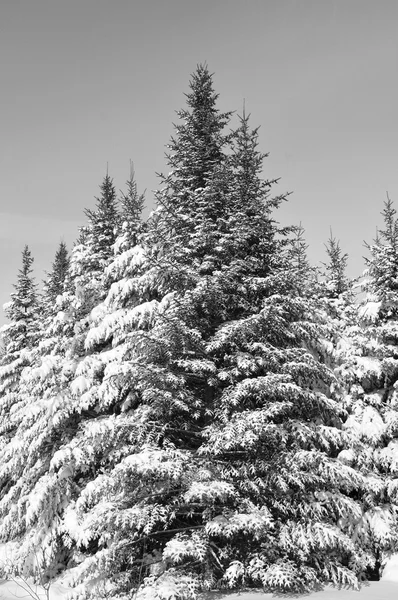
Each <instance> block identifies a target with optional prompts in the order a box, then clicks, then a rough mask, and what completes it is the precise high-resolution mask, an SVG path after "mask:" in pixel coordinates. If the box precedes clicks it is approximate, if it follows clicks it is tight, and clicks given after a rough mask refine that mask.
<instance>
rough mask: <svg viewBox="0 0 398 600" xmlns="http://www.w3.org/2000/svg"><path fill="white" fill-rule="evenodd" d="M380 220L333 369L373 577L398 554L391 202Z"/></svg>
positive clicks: (396, 303) (397, 255)
mask: <svg viewBox="0 0 398 600" xmlns="http://www.w3.org/2000/svg"><path fill="white" fill-rule="evenodd" d="M382 216H383V220H384V228H383V229H381V230H380V231H379V232H378V235H377V237H376V239H375V240H374V243H373V244H366V246H367V249H368V252H369V254H370V257H369V258H367V259H366V265H367V269H366V271H365V274H364V278H365V280H364V284H363V291H364V293H365V296H364V298H363V300H362V301H361V302H360V304H359V307H358V315H357V321H356V322H355V323H349V324H347V327H346V329H345V332H344V342H345V344H344V346H345V347H344V348H343V349H344V355H345V357H344V361H343V364H342V365H341V366H340V367H339V369H338V373H339V379H340V381H342V383H343V385H344V386H345V390H346V395H345V406H346V408H347V410H348V412H349V417H348V419H347V420H346V422H345V423H344V429H345V431H346V433H347V434H348V435H349V437H350V446H351V447H350V448H349V449H348V450H345V451H344V452H342V454H341V455H340V458H341V460H343V461H344V462H345V463H346V464H348V465H350V466H352V467H354V468H355V469H357V470H359V471H360V472H361V473H362V474H363V476H364V477H366V479H367V481H368V484H367V487H366V489H365V490H364V491H363V493H362V495H361V496H360V501H361V503H362V515H361V518H360V519H359V520H358V522H357V524H356V526H355V529H354V534H355V536H356V537H357V539H358V540H359V541H360V543H361V544H362V545H363V547H364V548H367V549H368V550H369V551H370V552H371V553H372V554H373V556H374V557H375V558H376V564H375V567H374V572H373V576H375V577H378V575H379V573H380V566H381V563H382V562H383V560H384V558H385V557H386V556H387V555H388V554H389V553H391V552H393V551H394V550H395V551H396V550H397V543H396V540H397V531H398V527H397V525H398V522H397V510H398V486H397V472H398V446H397V443H396V438H397V435H398V412H397V409H398V402H397V398H398V396H397V385H398V384H397V381H398V351H397V342H398V325H397V322H398V318H397V317H398V299H397V289H398V219H397V217H396V210H395V208H394V206H393V203H392V201H391V200H390V199H389V198H387V201H386V202H385V204H384V210H383V212H382Z"/></svg>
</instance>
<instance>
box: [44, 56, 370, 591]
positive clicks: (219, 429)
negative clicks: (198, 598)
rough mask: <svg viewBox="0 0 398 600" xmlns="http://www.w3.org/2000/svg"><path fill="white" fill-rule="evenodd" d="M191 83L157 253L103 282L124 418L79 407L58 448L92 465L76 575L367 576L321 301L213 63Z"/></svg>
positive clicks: (149, 578)
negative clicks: (309, 293)
mask: <svg viewBox="0 0 398 600" xmlns="http://www.w3.org/2000/svg"><path fill="white" fill-rule="evenodd" d="M190 85H191V92H190V94H188V106H189V109H188V110H187V111H182V112H180V113H179V115H180V116H181V117H182V121H183V122H182V124H180V125H177V126H176V136H175V138H174V139H173V141H172V144H171V148H172V154H171V155H170V156H169V158H168V161H169V165H170V167H171V169H172V170H171V173H170V174H169V175H168V176H167V177H164V178H163V179H162V183H163V188H162V189H161V190H160V191H159V193H158V194H157V200H158V209H157V211H156V212H155V214H154V215H153V217H152V219H151V224H150V229H149V232H148V234H147V237H146V240H147V245H146V247H145V248H144V253H143V254H140V255H139V256H140V260H138V259H137V262H135V263H134V265H135V268H136V269H137V270H136V271H135V274H134V273H133V272H132V271H131V272H130V273H131V275H129V277H127V278H125V280H124V281H123V283H122V284H121V285H119V282H115V283H114V284H113V286H112V288H111V290H110V292H109V294H108V298H109V299H110V298H112V299H113V301H116V302H117V304H118V305H119V306H124V308H125V309H126V312H118V313H117V314H115V317H114V318H113V316H112V315H110V316H109V318H107V319H105V320H104V322H103V323H102V324H99V325H98V327H97V328H96V329H92V330H90V332H89V333H88V335H87V337H86V348H88V349H90V348H93V347H95V344H99V345H100V344H103V343H104V342H107V343H110V342H112V345H113V349H112V352H111V354H110V356H112V357H115V356H117V357H118V358H117V360H116V361H115V362H114V364H109V366H108V367H107V368H106V370H105V374H104V378H103V381H102V383H101V386H100V388H97V391H96V394H98V396H97V398H100V401H99V404H102V403H103V402H106V401H107V402H108V406H109V410H110V411H113V414H114V415H115V416H114V425H113V426H112V427H111V426H110V419H108V420H107V421H106V420H104V421H92V425H93V427H90V423H85V424H83V427H82V428H81V430H80V432H79V435H78V436H76V438H74V439H73V440H71V442H70V443H69V444H67V445H66V446H64V447H63V448H61V449H60V452H59V454H57V455H56V456H55V457H54V460H53V464H52V469H53V471H54V473H56V472H61V473H64V472H65V469H70V468H71V469H72V471H73V475H70V477H71V478H72V477H75V478H76V477H77V473H78V472H79V473H81V472H82V469H83V465H84V474H81V475H80V477H81V478H82V479H83V480H86V481H87V485H86V487H85V488H83V489H82V491H81V493H80V496H79V498H78V499H77V500H76V503H70V504H69V507H68V508H67V510H66V512H65V518H64V527H65V532H67V535H68V536H69V537H70V539H71V540H73V543H74V544H75V545H76V546H77V547H78V548H79V549H80V550H81V551H82V553H83V555H84V556H85V559H84V561H83V562H82V564H81V565H80V566H79V567H76V569H75V574H76V577H77V578H80V579H82V580H87V578H89V577H91V578H92V579H93V580H96V581H97V582H98V581H99V580H100V579H101V578H102V579H103V580H104V588H103V594H104V595H105V594H112V595H113V596H114V597H115V596H117V595H120V594H123V593H127V592H128V590H129V589H131V588H137V587H139V586H140V584H141V583H142V579H143V577H144V576H145V579H144V585H143V587H142V589H141V591H140V594H141V595H142V597H144V598H145V597H148V598H149V597H151V598H152V597H159V598H162V597H173V596H174V597H178V596H179V595H180V596H183V595H184V594H185V597H186V596H187V595H189V593H190V591H191V592H192V590H193V589H194V588H195V586H196V585H200V586H202V587H206V586H207V587H210V586H214V585H234V584H235V583H239V582H242V581H243V582H246V583H249V584H252V585H257V586H261V585H263V586H265V587H267V588H269V589H274V590H285V591H286V590H292V589H306V588H309V587H311V586H314V585H317V584H318V583H322V582H326V581H334V582H335V583H351V584H355V582H356V574H357V573H359V572H361V571H362V570H364V569H365V567H366V565H367V563H368V561H370V560H371V558H369V557H367V556H366V554H365V553H363V552H362V551H361V548H360V546H359V545H358V544H357V543H356V541H355V539H351V537H350V533H351V532H350V526H351V524H352V520H353V519H355V518H357V517H358V515H360V514H361V508H360V505H359V504H358V503H357V502H356V500H355V499H354V498H353V497H351V495H353V494H355V493H357V490H358V489H359V488H360V487H361V485H363V478H362V476H361V475H360V474H357V473H356V471H355V470H354V469H352V468H350V467H349V466H347V465H345V464H344V463H342V462H341V461H339V460H337V458H336V457H337V454H338V452H339V451H340V450H341V449H342V448H343V447H344V436H343V434H342V432H341V416H342V414H341V409H340V407H339V406H338V404H337V403H336V402H335V401H334V400H333V398H331V397H330V392H329V387H330V384H331V383H332V382H333V380H334V377H333V374H332V372H331V371H330V370H329V369H328V368H327V367H326V366H325V365H323V364H321V363H320V362H319V361H318V360H317V358H316V356H314V354H315V352H314V351H313V346H314V344H315V343H316V339H317V336H318V331H319V329H318V325H317V323H316V319H315V317H314V314H315V315H316V313H317V307H316V305H315V304H314V303H311V302H310V301H309V299H308V298H307V297H305V298H302V297H301V295H300V285H301V282H300V280H299V278H298V277H297V276H296V275H295V270H294V268H293V267H292V265H291V264H290V262H289V260H288V258H289V257H290V249H289V244H288V242H287V241H286V236H285V235H284V233H285V232H284V231H283V230H280V229H279V228H278V226H277V224H276V223H275V221H274V220H273V218H272V211H273V210H274V209H275V208H277V206H278V205H279V203H280V202H281V201H283V199H284V196H283V195H282V196H276V197H273V196H271V188H272V187H273V183H275V182H273V181H264V180H262V178H261V169H262V162H263V155H262V154H261V153H260V152H259V151H258V149H257V143H258V142H257V131H256V130H255V131H254V132H252V131H251V130H250V128H249V125H248V118H247V117H243V119H242V121H241V124H240V127H239V129H238V130H237V131H236V132H234V133H233V134H232V135H225V134H223V129H224V127H225V125H226V123H227V121H228V118H229V114H228V113H227V114H221V113H220V112H219V111H218V110H217V109H216V106H215V101H216V98H217V96H216V94H215V93H214V91H213V87H212V76H211V75H210V74H209V72H208V70H207V68H206V67H203V66H199V67H198V69H197V71H196V72H195V74H194V76H193V78H192V80H191V84H190ZM136 258H137V257H136ZM138 265H139V266H138ZM137 266H138V268H137ZM118 296H120V299H117V297H118ZM106 352H110V350H109V349H105V348H103V350H102V355H104V354H106ZM82 364H83V363H82ZM88 364H89V363H87V365H88ZM79 374H80V372H79ZM78 381H79V379H77V380H76V384H72V385H76V389H77V384H78ZM118 391H120V392H122V393H121V394H120V395H119V394H118ZM89 393H90V391H89V392H88V394H89ZM97 405H98V401H97ZM118 413H120V414H118ZM102 426H103V428H102ZM105 431H106V432H107V434H108V435H107V436H106V435H105V434H104V432H105ZM88 440H90V452H89V453H87V452H86V451H85V450H84V448H85V444H86V445H87V442H88ZM108 440H110V441H109V443H111V444H112V449H110V447H109V446H108ZM78 457H82V458H78ZM98 465H101V472H100V471H99V470H98ZM91 472H93V473H95V472H96V473H97V474H96V475H93V477H90V473H91ZM115 523H116V524H117V529H115ZM93 594H94V595H95V596H96V597H97V598H98V597H99V595H100V594H101V590H99V589H97V590H95V591H94V592H93ZM156 594H157V596H156Z"/></svg>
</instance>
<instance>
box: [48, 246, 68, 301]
mask: <svg viewBox="0 0 398 600" xmlns="http://www.w3.org/2000/svg"><path fill="white" fill-rule="evenodd" d="M69 266H70V257H69V253H68V249H67V247H66V244H65V242H63V241H61V242H60V244H59V246H58V248H57V251H56V253H55V257H54V262H53V264H52V269H51V272H50V273H47V279H46V281H45V282H44V290H43V291H44V296H45V299H46V301H47V302H48V304H49V305H52V306H53V305H54V304H55V301H56V299H57V296H60V295H61V294H63V293H64V291H65V282H66V279H67V276H68V273H69Z"/></svg>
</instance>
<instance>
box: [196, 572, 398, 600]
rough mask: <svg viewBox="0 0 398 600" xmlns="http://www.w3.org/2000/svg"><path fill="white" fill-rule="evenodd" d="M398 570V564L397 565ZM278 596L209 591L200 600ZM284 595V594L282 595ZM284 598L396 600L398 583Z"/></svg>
mask: <svg viewBox="0 0 398 600" xmlns="http://www.w3.org/2000/svg"><path fill="white" fill-rule="evenodd" d="M397 570H398V565H397ZM277 597H278V596H275V595H273V594H264V592H262V591H261V590H247V591H241V592H208V593H205V594H200V595H199V600H275V599H276V598H277ZM280 597H282V596H280ZM283 598H286V600H287V599H291V598H294V599H295V600H300V599H301V598H302V600H395V599H396V598H398V583H395V582H391V581H371V582H370V583H367V584H365V585H363V586H362V589H361V590H360V591H359V592H358V591H356V590H344V589H338V588H334V587H329V586H328V587H327V588H325V589H324V590H322V591H320V592H312V593H311V594H302V595H301V594H299V595H297V594H294V595H293V594H283Z"/></svg>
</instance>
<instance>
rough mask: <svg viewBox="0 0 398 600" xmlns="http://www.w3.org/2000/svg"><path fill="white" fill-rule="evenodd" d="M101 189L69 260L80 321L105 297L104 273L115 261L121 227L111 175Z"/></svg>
mask: <svg viewBox="0 0 398 600" xmlns="http://www.w3.org/2000/svg"><path fill="white" fill-rule="evenodd" d="M100 189H101V195H100V196H99V197H98V198H96V206H95V208H94V209H86V211H85V214H86V217H87V224H86V225H85V226H84V227H82V228H81V232H80V236H79V239H78V242H77V244H76V245H75V246H74V247H73V249H72V255H71V260H70V274H71V279H72V280H73V288H74V289H73V295H74V297H75V300H74V302H73V305H74V309H75V311H77V312H76V315H79V317H80V318H84V317H85V316H87V315H88V314H89V313H90V311H91V309H92V308H93V307H94V306H95V305H96V304H97V303H98V302H100V301H102V300H103V299H104V298H105V296H106V291H107V290H106V286H105V284H104V272H105V269H106V267H107V266H108V265H109V264H110V262H111V261H112V259H113V255H114V251H113V244H114V243H115V241H116V237H117V234H118V228H119V224H120V215H119V211H118V204H117V195H116V190H115V187H114V185H113V180H112V178H111V177H110V176H109V174H108V173H107V174H106V176H105V177H104V180H103V182H102V184H101V186H100Z"/></svg>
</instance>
